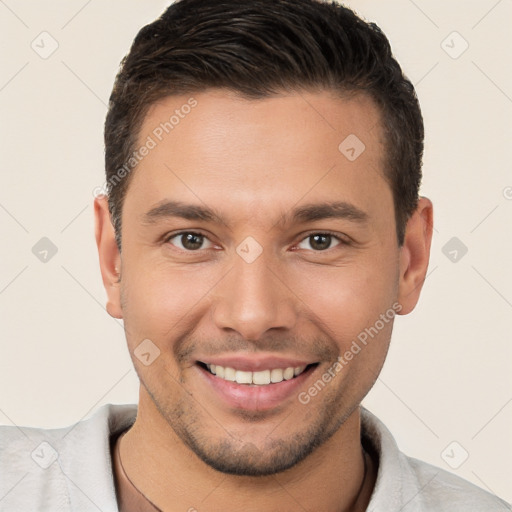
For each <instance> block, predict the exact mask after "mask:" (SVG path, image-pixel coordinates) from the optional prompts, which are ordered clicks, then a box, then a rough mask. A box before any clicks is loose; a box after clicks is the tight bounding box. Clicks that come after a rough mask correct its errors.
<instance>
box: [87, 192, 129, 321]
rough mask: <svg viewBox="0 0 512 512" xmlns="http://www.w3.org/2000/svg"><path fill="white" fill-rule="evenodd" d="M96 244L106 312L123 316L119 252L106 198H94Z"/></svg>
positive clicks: (117, 316)
mask: <svg viewBox="0 0 512 512" xmlns="http://www.w3.org/2000/svg"><path fill="white" fill-rule="evenodd" d="M94 221H95V236H96V245H97V247H98V256H99V261H100V270H101V277H102V280H103V286H104V287H105V291H106V292H107V306H106V309H107V312H108V314H109V315H110V316H112V317H114V318H123V312H122V308H121V288H120V270H119V269H120V268H121V254H120V253H119V249H118V247H117V243H116V237H115V230H114V227H113V226H112V222H111V220H110V212H109V209H108V198H107V197H106V196H100V197H97V198H96V199H95V200H94Z"/></svg>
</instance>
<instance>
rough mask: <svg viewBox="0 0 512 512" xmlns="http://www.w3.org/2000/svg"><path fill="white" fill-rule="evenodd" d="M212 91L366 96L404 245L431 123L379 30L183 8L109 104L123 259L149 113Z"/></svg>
mask: <svg viewBox="0 0 512 512" xmlns="http://www.w3.org/2000/svg"><path fill="white" fill-rule="evenodd" d="M214 87H215V88H217V87H221V88H226V89H229V90H233V91H236V92H238V93H239V94H241V95H243V96H244V97H247V98H254V99H257V98H264V97H267V96H270V95H273V94H278V93H279V92H283V91H299V90H311V91H314V90H322V89H323V90H334V91H338V92H340V93H353V92H364V93H366V94H368V95H369V96H370V97H371V98H372V99H373V100H374V101H375V102H376V104H377V105H378V107H379V108H380V112H381V120H382V127H383V129H384V133H385V147H386V162H385V168H384V175H385V177H386V179H387V180H388V182H389V185H390V187H391V190H392V192H393V199H394V207H395V219H396V229H397V237H398V242H399V245H402V243H403V240H404V233H405V226H406V223H407V220H408V218H409V217H410V215H411V214H412V212H413V211H414V209H415V208H416V206H417V202H418V191H419V186H420V182H421V165H422V154H423V138H424V129H423V119H422V115H421V111H420V107H419V103H418V99H417V97H416V94H415V91H414V87H413V85H412V84H411V82H410V81H409V80H408V79H407V78H406V77H405V76H404V74H403V73H402V70H401V68H400V66H399V64H398V62H397V61H396V60H395V59H394V58H393V55H392V52H391V48H390V45H389V42H388V40H387V38H386V37H385V35H384V34H383V33H382V31H381V30H380V29H379V27H377V25H375V24H374V23H367V22H365V21H363V20H362V19H361V18H359V17H358V16H357V15H356V14H355V13H354V12H353V11H351V10H350V9H348V8H346V7H344V6H342V5H340V4H338V3H336V2H326V1H321V0H178V1H176V2H174V3H173V4H172V5H171V6H170V7H168V8H167V10H166V11H165V12H164V13H163V14H162V15H161V16H160V17H159V18H158V19H157V20H156V21H154V22H153V23H150V24H149V25H146V26H145V27H143V28H142V29H141V30H140V32H139V33H138V34H137V36H136V38H135V40H134V42H133V44H132V47H131V49H130V52H129V53H128V55H127V56H126V57H125V58H124V59H123V61H122V63H121V68H120V70H119V73H118V74H117V77H116V80H115V84H114V88H113V91H112V94H111V96H110V102H109V109H108V113H107V117H106V121H105V170H106V180H107V185H108V194H109V210H110V214H111V217H112V223H113V225H114V228H115V231H116V240H117V244H118V247H119V249H120V250H121V213H122V208H123V202H124V197H125V195H126V191H127V188H128V184H129V181H130V177H131V174H132V173H130V172H127V171H126V169H127V166H126V165H127V162H128V161H129V159H130V157H131V155H132V154H133V151H134V150H135V148H136V144H137V139H138V135H139V131H140V127H141V125H142V122H143V120H144V117H145V115H146V113H147V111H148V109H149V107H150V106H151V105H152V104H153V103H154V102H155V101H157V100H159V99H161V98H163V97H165V96H170V95H177V94H186V93H193V92H200V91H204V90H206V89H209V88H214ZM122 169H125V172H120V170H122ZM128 170H129V169H128Z"/></svg>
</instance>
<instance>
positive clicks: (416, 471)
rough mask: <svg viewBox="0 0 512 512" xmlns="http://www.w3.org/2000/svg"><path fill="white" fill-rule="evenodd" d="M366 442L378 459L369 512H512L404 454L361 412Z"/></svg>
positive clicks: (378, 423) (383, 428)
mask: <svg viewBox="0 0 512 512" xmlns="http://www.w3.org/2000/svg"><path fill="white" fill-rule="evenodd" d="M361 431H362V441H363V444H366V445H367V446H368V447H369V448H370V449H371V451H372V452H373V453H374V454H375V457H376V458H377V459H378V472H377V480H376V484H375V488H374V491H373V494H372V498H371V501H370V504H369V507H368V511H369V512H395V511H396V512H398V511H401V512H511V511H512V508H511V507H510V505H508V504H507V503H506V502H504V501H503V500H501V499H500V498H498V497H497V496H495V495H493V494H491V493H488V492H487V491H485V490H483V489H480V488H479V487H477V486H476V485H473V484H471V483H470V482H468V481H466V480H464V479H462V478H460V477H458V476H456V475H454V474H452V473H450V472H448V471H445V470H444V469H441V468H439V467H436V466H433V465H431V464H428V463H426V462H423V461H420V460H418V459H415V458H412V457H408V456H407V455H405V454H404V453H402V452H401V451H400V450H399V449H398V446H397V444H396V441H395V439H394V438H393V436H392V435H391V432H389V430H388V429H387V428H386V426H385V425H384V424H383V423H382V422H381V421H380V420H379V419H378V418H377V417H376V416H374V415H373V414H371V413H370V412H369V411H368V410H366V409H364V408H361Z"/></svg>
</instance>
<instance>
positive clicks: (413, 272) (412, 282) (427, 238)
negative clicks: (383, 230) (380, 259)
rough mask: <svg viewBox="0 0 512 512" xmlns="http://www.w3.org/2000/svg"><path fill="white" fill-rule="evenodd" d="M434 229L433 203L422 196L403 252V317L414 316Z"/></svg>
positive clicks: (401, 298) (401, 279) (401, 276)
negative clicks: (411, 314) (412, 314)
mask: <svg viewBox="0 0 512 512" xmlns="http://www.w3.org/2000/svg"><path fill="white" fill-rule="evenodd" d="M432 227H433V206H432V202H431V201H430V199H427V198H426V197H421V198H420V200H419V201H418V206H417V208H416V210H415V211H414V213H413V214H412V215H411V217H410V218H409V221H408V222H407V226H406V229H405V237H404V244H403V245H402V247H401V249H400V281H399V289H398V302H399V303H400V304H401V305H402V310H401V311H400V314H401V315H406V314H407V313H410V312H411V311H412V310H413V309H414V307H415V306H416V304H417V302H418V299H419V297H420V292H421V289H422V287H423V282H424V281H425V276H426V275H427V268H428V262H429V258H430V244H431V241H432Z"/></svg>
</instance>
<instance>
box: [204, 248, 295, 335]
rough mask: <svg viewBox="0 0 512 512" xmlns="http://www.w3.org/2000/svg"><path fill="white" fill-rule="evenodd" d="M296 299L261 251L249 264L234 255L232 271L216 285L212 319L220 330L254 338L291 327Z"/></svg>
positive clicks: (293, 320)
mask: <svg viewBox="0 0 512 512" xmlns="http://www.w3.org/2000/svg"><path fill="white" fill-rule="evenodd" d="M297 300H298V299H297V298H296V297H295V295H294V294H293V292H292V291H291V290H290V289H289V288H288V286H287V284H286V281H285V280H284V279H283V275H282V272H278V271H276V270H274V269H273V268H271V267H270V266H269V262H268V260H267V258H266V257H265V255H264V254H261V255H260V256H259V257H258V258H257V259H256V260H255V261H253V262H251V263H248V262H246V261H244V259H242V258H241V257H239V256H238V255H235V256H234V265H233V267H232V269H231V271H230V272H228V274H227V275H226V277H225V278H224V279H223V280H222V281H221V282H220V283H219V285H218V286H217V287H216V294H215V299H214V304H212V306H213V320H214V322H215V324H216V326H217V327H218V328H219V329H223V330H232V331H236V332H237V333H238V334H239V335H240V336H242V337H243V338H244V339H246V340H251V341H257V340H259V339H260V338H261V337H262V336H263V335H264V334H265V333H266V332H267V331H269V330H271V329H280V330H288V329H292V328H293V327H294V325H295V323H296V318H297V307H296V305H295V304H296V301H297Z"/></svg>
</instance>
